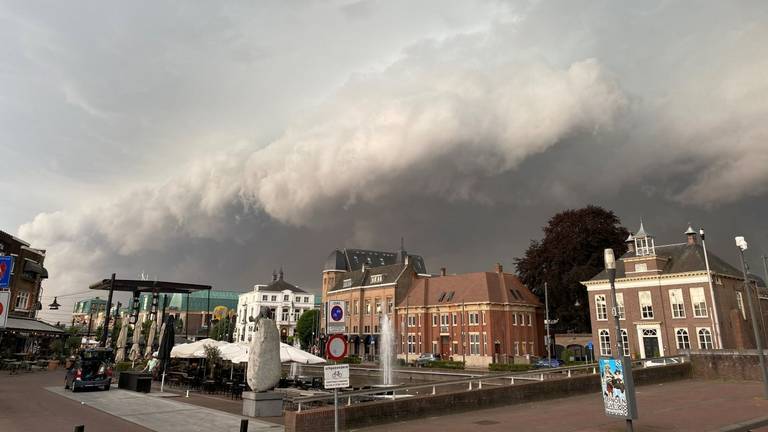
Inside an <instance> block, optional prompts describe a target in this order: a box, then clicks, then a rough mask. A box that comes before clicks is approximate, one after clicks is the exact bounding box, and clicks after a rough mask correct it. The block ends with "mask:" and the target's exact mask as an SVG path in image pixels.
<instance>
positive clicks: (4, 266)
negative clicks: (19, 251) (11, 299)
mask: <svg viewBox="0 0 768 432" xmlns="http://www.w3.org/2000/svg"><path fill="white" fill-rule="evenodd" d="M12 268H13V257H12V256H10V255H3V256H0V288H8V285H10V283H11V269H12Z"/></svg>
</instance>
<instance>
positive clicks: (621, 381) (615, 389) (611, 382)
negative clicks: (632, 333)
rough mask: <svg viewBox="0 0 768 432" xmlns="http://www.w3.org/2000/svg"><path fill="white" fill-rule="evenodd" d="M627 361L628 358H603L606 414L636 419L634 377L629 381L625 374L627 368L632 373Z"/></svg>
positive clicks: (602, 383)
mask: <svg viewBox="0 0 768 432" xmlns="http://www.w3.org/2000/svg"><path fill="white" fill-rule="evenodd" d="M625 363H628V359H625V360H624V361H622V360H617V359H614V358H601V359H600V362H599V365H600V388H601V390H602V392H603V404H604V406H605V414H606V415H609V416H613V417H621V418H626V419H634V418H637V409H636V408H635V403H634V402H635V401H634V400H633V399H634V391H633V389H632V378H631V377H630V378H629V382H627V379H626V375H625V374H624V371H625V370H630V373H631V369H630V368H628V367H625Z"/></svg>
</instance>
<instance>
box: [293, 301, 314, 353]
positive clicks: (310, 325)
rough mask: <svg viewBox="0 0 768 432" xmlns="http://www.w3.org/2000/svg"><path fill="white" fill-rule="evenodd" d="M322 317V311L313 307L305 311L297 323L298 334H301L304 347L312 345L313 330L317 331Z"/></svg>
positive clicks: (300, 339)
mask: <svg viewBox="0 0 768 432" xmlns="http://www.w3.org/2000/svg"><path fill="white" fill-rule="evenodd" d="M319 319H320V311H319V310H317V309H312V310H308V311H306V312H304V313H303V314H301V316H300V317H299V321H298V322H297V323H296V334H297V335H298V336H299V341H300V342H301V347H302V349H307V348H309V346H310V345H312V332H313V331H316V327H317V324H318V322H319Z"/></svg>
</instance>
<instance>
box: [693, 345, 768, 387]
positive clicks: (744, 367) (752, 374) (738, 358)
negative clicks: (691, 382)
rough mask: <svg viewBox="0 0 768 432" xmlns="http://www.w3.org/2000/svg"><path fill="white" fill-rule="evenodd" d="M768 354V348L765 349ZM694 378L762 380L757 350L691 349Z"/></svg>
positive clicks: (767, 354)
mask: <svg viewBox="0 0 768 432" xmlns="http://www.w3.org/2000/svg"><path fill="white" fill-rule="evenodd" d="M765 354H766V356H768V350H765ZM690 358H691V366H692V374H693V377H694V378H703V379H722V380H737V381H762V379H763V376H762V374H761V373H760V362H759V359H758V357H757V350H717V351H691V354H690Z"/></svg>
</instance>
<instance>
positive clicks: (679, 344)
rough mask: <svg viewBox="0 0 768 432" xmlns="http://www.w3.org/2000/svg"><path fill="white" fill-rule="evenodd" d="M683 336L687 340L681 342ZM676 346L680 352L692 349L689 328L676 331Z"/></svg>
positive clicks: (680, 328)
mask: <svg viewBox="0 0 768 432" xmlns="http://www.w3.org/2000/svg"><path fill="white" fill-rule="evenodd" d="M683 335H684V336H685V340H681V337H682V336H683ZM686 345H688V346H686ZM675 346H676V347H677V349H679V350H689V349H691V333H690V332H689V331H688V329H687V328H685V327H679V328H676V329H675Z"/></svg>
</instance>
